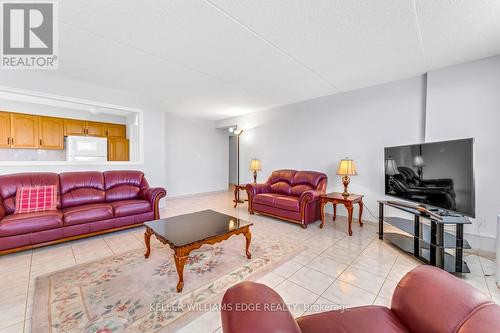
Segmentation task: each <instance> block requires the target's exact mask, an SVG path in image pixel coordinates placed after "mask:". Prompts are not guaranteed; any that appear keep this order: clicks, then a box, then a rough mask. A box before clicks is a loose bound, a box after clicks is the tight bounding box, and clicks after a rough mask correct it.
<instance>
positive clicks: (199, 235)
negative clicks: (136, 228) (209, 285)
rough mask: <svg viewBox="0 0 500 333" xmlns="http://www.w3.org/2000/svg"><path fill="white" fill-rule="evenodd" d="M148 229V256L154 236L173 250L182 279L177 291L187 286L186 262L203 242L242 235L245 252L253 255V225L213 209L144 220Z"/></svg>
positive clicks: (248, 256) (208, 242) (249, 256)
mask: <svg viewBox="0 0 500 333" xmlns="http://www.w3.org/2000/svg"><path fill="white" fill-rule="evenodd" d="M144 225H145V226H146V232H145V233H144V241H145V243H146V253H145V254H144V257H145V258H146V259H147V258H149V255H150V254H151V244H150V240H151V236H152V235H155V237H156V238H157V239H158V240H159V241H160V242H162V243H163V244H168V245H169V246H170V248H171V249H172V250H174V260H175V268H176V269H177V275H178V276H179V281H178V283H177V292H178V293H180V292H181V291H182V288H184V265H185V264H186V261H187V259H188V257H189V253H190V252H191V251H193V250H196V249H198V248H200V247H201V246H202V245H203V244H215V243H218V242H222V241H223V240H226V239H228V238H229V237H231V236H232V235H239V234H243V235H244V236H245V238H246V246H245V254H246V256H247V259H250V258H252V255H251V254H250V241H251V240H252V234H251V233H250V227H251V226H252V225H253V224H252V223H249V222H247V221H244V220H240V219H238V218H236V217H233V216H229V215H226V214H222V213H218V212H215V211H213V210H203V211H201V212H196V213H191V214H185V215H178V216H173V217H169V218H166V219H160V220H156V221H150V222H145V223H144Z"/></svg>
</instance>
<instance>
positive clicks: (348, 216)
mask: <svg viewBox="0 0 500 333" xmlns="http://www.w3.org/2000/svg"><path fill="white" fill-rule="evenodd" d="M346 208H347V220H348V223H349V236H352V206H346Z"/></svg>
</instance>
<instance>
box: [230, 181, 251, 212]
mask: <svg viewBox="0 0 500 333" xmlns="http://www.w3.org/2000/svg"><path fill="white" fill-rule="evenodd" d="M240 191H246V184H240V185H234V200H233V202H234V206H233V208H236V206H238V204H239V203H244V202H245V201H248V200H247V199H245V200H241V199H240Z"/></svg>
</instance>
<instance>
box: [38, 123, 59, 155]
mask: <svg viewBox="0 0 500 333" xmlns="http://www.w3.org/2000/svg"><path fill="white" fill-rule="evenodd" d="M39 124H40V129H39V131H40V142H39V144H40V148H41V149H64V132H65V130H64V129H65V127H64V120H63V119H61V118H54V117H40V120H39Z"/></svg>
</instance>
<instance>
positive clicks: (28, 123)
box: [10, 113, 40, 148]
mask: <svg viewBox="0 0 500 333" xmlns="http://www.w3.org/2000/svg"><path fill="white" fill-rule="evenodd" d="M39 118H40V117H38V116H33V115H29V114H22V113H11V114H10V147H11V148H38V143H39V137H38V129H39V128H38V121H39Z"/></svg>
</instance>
